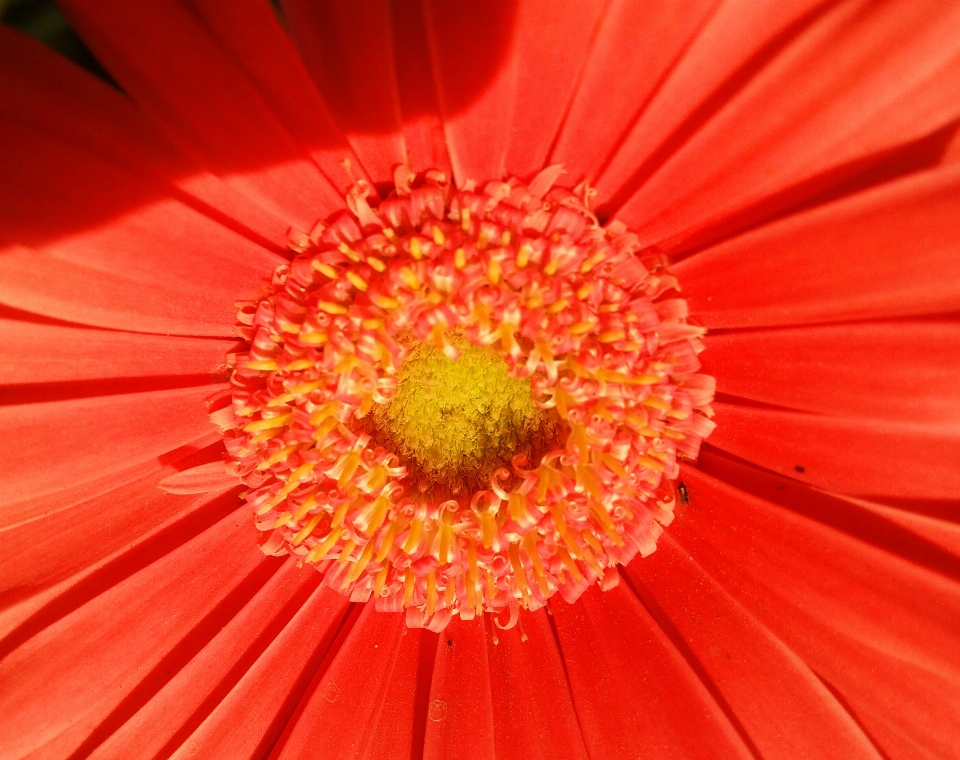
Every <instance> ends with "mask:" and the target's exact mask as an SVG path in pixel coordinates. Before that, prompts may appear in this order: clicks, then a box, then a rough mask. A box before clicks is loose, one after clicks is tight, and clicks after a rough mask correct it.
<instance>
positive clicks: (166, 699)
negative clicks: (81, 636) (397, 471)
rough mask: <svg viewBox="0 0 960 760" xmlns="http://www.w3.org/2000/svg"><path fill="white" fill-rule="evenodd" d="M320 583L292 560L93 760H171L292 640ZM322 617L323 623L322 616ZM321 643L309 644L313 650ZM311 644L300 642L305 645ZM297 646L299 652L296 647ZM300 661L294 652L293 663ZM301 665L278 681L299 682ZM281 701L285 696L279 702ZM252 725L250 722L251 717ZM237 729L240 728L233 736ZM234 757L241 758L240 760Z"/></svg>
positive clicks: (283, 672)
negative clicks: (157, 759) (299, 615)
mask: <svg viewBox="0 0 960 760" xmlns="http://www.w3.org/2000/svg"><path fill="white" fill-rule="evenodd" d="M319 581H320V576H319V574H317V573H305V572H303V571H302V570H301V569H299V568H297V566H296V563H295V562H294V561H292V560H287V562H286V563H285V564H284V565H283V567H281V569H280V570H279V571H278V572H277V574H276V575H274V576H273V577H272V578H270V580H268V581H267V582H266V584H264V586H263V588H261V589H260V590H259V591H257V593H256V594H254V595H253V597H252V598H251V599H250V600H249V601H248V602H247V603H246V605H244V607H243V609H241V610H240V611H239V612H238V613H237V615H236V617H234V618H233V619H232V620H230V622H228V623H227V625H226V626H225V627H224V628H223V630H222V631H220V632H219V633H217V635H216V636H214V637H213V639H212V640H211V641H210V642H209V643H208V644H207V645H206V646H205V647H204V648H203V649H202V650H201V651H200V652H198V653H197V655H196V656H195V657H194V658H193V659H192V660H190V662H188V663H187V664H186V665H185V666H184V668H183V669H182V670H180V671H179V672H178V673H177V674H176V675H174V676H173V677H172V678H171V679H170V680H169V681H168V682H167V683H165V684H164V685H163V687H162V688H161V689H160V690H159V691H158V692H157V693H156V694H155V695H154V696H153V697H152V698H151V699H150V701H149V702H147V703H146V704H145V705H144V706H143V707H142V708H141V709H140V710H139V711H137V713H136V714H134V715H133V716H132V717H131V718H130V719H129V720H127V722H126V723H124V724H123V725H122V726H121V727H120V728H119V729H118V730H117V731H116V732H115V733H113V734H112V735H110V737H109V738H108V739H107V740H106V741H105V742H104V743H103V744H102V745H100V746H99V747H97V749H96V750H94V752H93V753H92V754H91V755H90V757H91V758H97V759H98V760H106V758H117V760H125V759H126V758H130V757H154V756H161V755H162V756H166V755H167V754H168V753H169V751H170V749H172V747H171V746H170V745H171V743H172V742H173V746H177V745H178V744H180V741H178V740H177V739H178V736H179V738H180V739H181V740H182V739H183V737H184V736H186V735H187V733H185V731H186V732H189V731H190V729H191V728H193V727H194V726H196V725H197V724H198V723H199V722H200V721H201V720H203V719H204V718H205V717H206V716H207V715H208V714H209V713H210V712H211V711H216V710H219V709H221V708H222V705H223V703H224V701H225V700H227V699H229V698H230V691H231V687H234V688H235V686H234V685H235V684H236V683H237V682H238V680H240V681H242V680H246V679H247V678H250V673H251V670H253V669H255V668H257V666H258V664H259V662H260V659H261V658H262V657H263V656H265V652H264V650H265V649H267V648H268V646H275V645H276V644H277V642H278V641H280V640H281V639H282V638H288V637H289V633H288V631H289V630H290V629H291V628H296V625H295V623H294V622H293V620H292V618H293V616H294V614H295V613H296V612H297V610H298V609H301V607H302V606H311V605H310V604H309V601H308V595H309V594H310V592H311V591H313V590H315V589H316V586H317V583H318V582H319ZM330 601H334V600H330ZM305 603H306V605H305ZM312 607H316V605H315V604H314V605H312ZM311 611H314V610H313V609H311ZM319 612H321V613H322V610H320V611H319ZM318 617H320V619H322V618H323V616H322V614H321V615H319V616H318ZM320 633H321V636H320V637H319V638H322V627H321V631H320ZM317 640H318V639H313V640H312V641H310V640H309V639H307V641H309V644H311V645H314V646H315V644H316V641H317ZM307 641H305V640H304V639H300V642H303V643H307ZM293 644H294V648H296V642H293ZM295 656H296V655H295V654H294V653H293V652H291V658H294V657H295ZM297 664H302V663H294V662H291V663H290V667H288V668H283V669H281V670H280V671H279V672H275V673H274V676H275V679H274V680H284V681H285V680H286V679H285V678H283V676H286V677H288V678H290V679H295V678H296V674H297V673H298V669H297V668H296V665H297ZM277 676H280V678H277ZM282 701H283V695H282V694H281V695H280V699H278V700H277V702H279V703H282ZM269 704H274V705H275V704H277V703H276V702H273V701H272V700H265V699H260V700H255V701H253V702H250V703H249V704H248V705H247V710H248V711H249V710H250V709H255V707H254V706H261V705H269ZM247 720H248V722H249V720H250V716H249V715H248V716H247ZM236 728H237V726H236V725H235V726H234V730H236ZM258 728H260V726H259V725H258ZM254 744H255V743H254ZM230 757H238V758H239V757H240V755H236V756H234V755H231V756H230Z"/></svg>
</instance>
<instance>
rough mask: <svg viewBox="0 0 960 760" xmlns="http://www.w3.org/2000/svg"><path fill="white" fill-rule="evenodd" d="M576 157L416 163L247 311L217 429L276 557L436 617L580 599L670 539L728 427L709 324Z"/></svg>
mask: <svg viewBox="0 0 960 760" xmlns="http://www.w3.org/2000/svg"><path fill="white" fill-rule="evenodd" d="M559 172H560V167H549V168H547V169H545V170H544V171H543V172H541V173H540V174H539V175H537V177H536V178H534V179H533V181H532V182H531V183H530V185H529V186H528V185H526V184H525V183H523V182H520V181H519V180H516V179H511V180H509V181H506V182H502V181H493V182H488V183H486V184H484V185H483V186H482V187H477V186H475V185H474V184H473V183H470V185H469V186H467V187H465V188H463V189H461V190H455V189H453V188H451V187H450V186H449V185H448V183H447V181H446V178H445V177H444V176H443V175H442V174H438V173H436V172H429V173H427V174H426V175H425V176H424V177H421V178H417V177H416V175H413V174H412V173H410V172H409V170H407V169H406V168H405V167H401V168H400V169H398V170H397V175H396V189H395V191H394V192H393V193H391V195H390V197H388V198H386V199H383V200H382V201H381V200H380V199H379V198H376V197H375V196H374V194H373V193H372V191H371V190H370V188H369V186H367V185H365V184H358V185H357V186H356V187H355V188H354V191H353V192H352V193H351V195H350V196H349V197H348V200H349V205H350V211H349V212H348V213H343V214H341V215H339V216H337V217H336V218H335V219H334V220H333V221H332V222H331V223H330V225H329V226H327V225H325V224H319V225H317V227H315V228H314V230H313V231H312V232H311V234H310V235H309V236H307V235H298V236H296V237H295V239H294V245H295V246H296V247H297V249H298V250H299V255H298V256H297V258H295V259H294V260H293V262H291V264H290V265H282V266H281V267H279V268H278V269H277V271H276V272H275V273H274V277H273V283H272V286H271V288H270V290H269V292H268V293H267V294H266V295H265V296H264V297H263V298H262V299H261V300H259V301H258V302H256V303H251V304H249V305H245V306H244V307H243V308H242V309H241V312H240V318H241V323H242V324H243V326H244V327H243V333H244V335H245V337H246V338H247V340H248V342H249V344H250V349H249V351H248V352H245V353H242V354H240V355H238V356H237V358H236V359H235V370H234V374H233V406H232V414H231V415H229V419H228V420H221V424H224V426H227V425H231V424H232V425H233V426H234V427H232V428H229V429H228V433H227V437H226V444H227V449H228V451H229V452H230V454H231V456H232V458H233V466H234V467H235V468H236V469H237V472H238V473H239V474H240V476H241V478H242V479H243V480H244V482H245V483H246V484H247V485H248V486H250V491H249V492H248V494H247V501H248V503H250V505H251V506H253V507H254V509H256V511H257V515H258V519H259V522H258V527H259V528H260V529H261V530H264V531H271V532H272V534H271V535H270V537H269V538H268V539H267V540H266V543H265V545H264V546H265V550H266V551H268V552H270V553H284V552H286V551H290V552H292V553H293V554H294V555H297V556H299V557H301V558H302V559H303V561H305V562H307V563H310V564H315V565H316V566H317V567H318V569H320V570H321V571H322V572H323V573H324V574H325V582H326V583H327V584H329V585H331V586H332V587H334V588H336V589H338V590H340V591H342V592H343V593H345V594H346V595H348V596H349V597H350V599H351V600H353V601H360V602H366V601H368V600H370V599H371V598H373V599H374V600H375V602H376V607H377V609H378V610H382V611H397V610H401V609H406V620H407V622H408V624H410V625H415V626H427V627H430V628H431V629H434V630H440V629H442V628H444V627H445V626H446V624H447V622H448V621H449V620H450V618H451V616H458V617H460V618H461V619H464V620H472V619H473V618H474V617H475V616H476V615H479V614H482V613H483V612H485V611H486V612H495V613H496V612H500V611H501V610H505V609H508V610H509V611H510V614H511V618H510V620H511V624H513V623H515V622H516V620H517V612H518V609H519V608H521V607H522V608H524V609H528V610H536V609H539V608H541V607H542V606H543V605H544V604H545V603H546V601H547V599H548V598H549V597H551V596H553V595H554V594H555V593H558V592H559V593H561V594H562V595H563V597H564V599H566V600H567V601H568V602H571V603H572V602H575V601H576V600H577V599H578V598H579V596H580V594H582V593H583V591H584V589H586V588H587V586H589V585H590V584H591V583H594V582H597V581H599V582H600V584H601V586H602V587H604V588H610V587H612V586H613V585H615V584H616V583H617V580H618V576H617V571H616V566H617V565H618V564H619V565H626V564H627V563H629V562H630V560H631V559H633V557H634V556H635V555H636V554H637V553H641V554H644V555H646V554H649V553H650V552H651V551H653V548H654V544H655V541H656V538H657V536H658V535H659V534H660V532H661V528H660V524H664V525H665V524H668V523H669V522H670V520H671V519H672V516H673V515H672V508H673V503H674V499H673V496H672V492H673V488H672V486H670V485H669V481H670V480H672V479H675V478H676V477H677V475H678V473H679V466H678V464H677V457H678V455H679V456H686V457H688V458H691V459H692V458H694V457H695V456H696V454H697V451H698V449H699V445H700V440H701V439H702V438H703V437H704V436H705V435H706V434H708V433H709V432H710V430H711V429H712V425H713V423H711V422H710V421H709V420H708V419H707V418H706V417H705V416H703V414H702V412H704V411H709V403H710V401H711V400H712V398H713V381H712V378H709V377H707V376H703V375H697V374H695V372H696V370H697V369H698V368H699V366H700V365H699V360H698V359H697V354H698V353H699V351H700V350H701V348H702V344H701V343H700V336H702V334H703V332H704V331H703V330H702V328H698V327H695V326H692V325H688V324H686V314H687V311H686V304H685V303H684V302H683V301H682V300H680V299H677V298H663V297H662V296H664V294H665V293H667V292H669V291H672V290H673V289H674V288H675V287H676V280H675V279H674V278H673V277H672V276H671V275H670V274H669V273H667V272H666V271H664V270H663V269H662V267H659V266H658V267H657V268H656V269H655V271H652V272H651V271H648V269H647V268H646V267H645V266H644V265H643V264H642V263H641V261H640V259H639V258H638V257H637V249H638V244H637V241H636V236H634V235H631V234H630V233H628V232H626V231H625V230H624V228H623V226H622V225H611V226H609V227H607V228H603V227H601V226H600V225H599V223H598V222H597V219H596V217H595V216H594V215H593V213H592V212H591V211H590V210H589V208H588V206H587V198H588V195H589V190H588V188H587V187H586V186H585V185H582V186H580V187H578V188H577V189H576V190H575V191H573V192H571V191H569V190H564V189H561V188H553V187H552V186H553V183H554V182H555V180H556V179H557V177H558V176H559ZM371 201H372V203H371ZM223 416H224V415H221V417H223Z"/></svg>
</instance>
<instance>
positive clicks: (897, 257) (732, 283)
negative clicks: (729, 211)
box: [674, 166, 960, 327]
mask: <svg viewBox="0 0 960 760" xmlns="http://www.w3.org/2000/svg"><path fill="white" fill-rule="evenodd" d="M958 203H960V167H956V166H954V167H950V168H944V169H938V170H934V171H930V172H925V173H923V174H918V175H915V176H912V177H907V178H905V179H903V180H900V181H898V182H895V183H891V184H889V185H886V186H881V187H879V188H877V189H876V190H873V191H870V192H864V193H860V194H858V195H855V196H852V197H850V198H848V199H846V200H841V201H837V202H836V203H831V204H829V205H827V206H823V207H821V208H818V209H814V210H812V211H809V212H807V213H804V214H799V215H797V216H793V217H790V218H788V219H785V220H783V221H781V222H777V223H775V224H771V225H769V226H767V227H763V228H761V229H758V230H756V231H754V232H750V233H748V234H746V235H743V236H741V237H738V238H734V239H733V240H730V241H729V242H726V243H723V244H721V245H718V246H716V247H715V248H711V249H708V250H706V251H704V252H703V253H699V254H697V255H696V256H691V257H690V258H688V259H685V260H684V261H681V262H680V263H678V264H677V265H676V266H675V267H674V270H675V272H676V274H677V276H678V278H679V279H680V281H681V283H682V284H683V294H684V297H685V298H686V299H687V302H688V303H689V305H690V311H691V313H692V314H694V315H695V317H696V319H697V320H698V321H701V322H702V323H703V324H706V325H707V326H709V327H745V326H749V327H756V326H765V325H794V324H805V323H810V322H834V321H839V320H849V319H869V318H876V317H893V316H905V315H913V314H936V313H938V312H949V311H954V310H956V309H958V308H960V278H958V277H956V272H957V271H958V269H960V230H958V228H957V224H956V209H957V206H958Z"/></svg>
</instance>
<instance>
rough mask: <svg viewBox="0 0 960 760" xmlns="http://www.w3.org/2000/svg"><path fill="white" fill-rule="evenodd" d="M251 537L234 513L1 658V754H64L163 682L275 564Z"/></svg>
mask: <svg viewBox="0 0 960 760" xmlns="http://www.w3.org/2000/svg"><path fill="white" fill-rule="evenodd" d="M254 533H255V529H254V527H253V525H252V523H251V521H250V519H249V514H248V511H247V510H246V509H245V508H244V509H240V510H238V511H237V512H236V513H234V514H232V515H229V516H228V517H226V518H224V519H223V520H222V521H221V522H219V523H217V524H216V525H214V526H212V527H211V528H210V529H208V530H207V531H205V532H204V533H202V534H201V535H199V536H197V537H196V538H195V539H193V540H191V541H190V542H188V543H186V544H184V545H183V546H182V547H180V548H178V549H176V550H174V551H172V552H170V553H169V554H167V555H166V556H164V557H162V558H161V559H159V560H157V561H156V562H154V563H153V564H151V565H149V566H148V567H146V568H144V569H143V570H140V571H139V572H138V573H136V574H134V575H132V576H130V577H129V578H127V579H125V580H124V581H122V582H121V583H119V584H118V585H116V586H114V587H113V588H110V589H108V590H106V591H104V592H103V593H102V594H100V595H99V596H97V597H96V598H95V599H94V600H93V601H91V602H89V603H87V604H86V605H84V606H83V607H81V608H79V609H77V610H76V611H74V612H72V613H71V614H69V615H67V616H66V617H64V618H62V619H60V620H59V621H57V622H56V623H54V624H52V625H50V626H49V627H48V628H45V629H44V630H43V631H42V632H40V633H38V634H37V635H35V636H34V637H33V638H31V639H30V640H29V641H27V642H26V643H25V644H23V645H22V646H21V647H20V648H19V649H17V650H15V651H14V652H13V653H12V654H10V655H9V656H8V657H6V658H5V659H4V660H3V662H2V663H0V733H2V734H3V736H4V743H3V749H4V752H6V753H7V754H9V755H10V756H12V757H22V756H24V755H26V754H27V753H30V752H33V753H35V754H34V756H37V757H47V758H49V757H66V756H69V755H70V754H71V752H74V751H76V750H78V749H79V748H80V747H82V746H83V743H84V742H85V740H86V739H87V737H88V736H90V735H91V734H92V733H93V732H94V731H95V730H97V728H98V727H99V726H101V725H102V724H103V723H104V721H106V720H108V718H109V717H110V716H116V715H117V714H122V713H123V711H124V710H125V709H127V708H128V705H129V704H130V700H137V699H142V698H143V695H144V693H146V694H150V693H152V692H153V691H155V690H156V689H158V688H159V687H160V686H162V684H163V683H165V682H166V681H167V680H168V679H169V678H170V676H171V674H172V673H174V672H176V671H177V670H179V669H180V668H181V667H182V666H183V665H184V664H186V662H187V661H188V660H189V658H190V657H191V648H192V647H198V645H199V646H202V645H203V644H204V643H205V642H206V641H207V640H209V639H210V638H212V637H213V636H214V635H215V634H216V632H218V631H219V630H220V629H221V628H223V626H224V625H225V624H226V622H227V621H228V620H229V619H230V617H232V616H233V614H235V611H237V610H239V608H240V607H242V606H243V604H244V603H245V602H246V601H248V600H249V598H250V596H252V594H253V593H254V592H255V591H256V589H258V588H259V587H260V586H261V585H262V584H263V583H264V582H265V581H266V580H267V578H268V577H269V575H270V574H272V572H273V570H274V569H276V567H277V561H276V560H274V559H272V558H269V559H268V558H265V557H264V556H263V554H262V552H260V550H259V549H258V548H257V545H256V541H255V537H254ZM81 754H86V753H85V752H84V753H81Z"/></svg>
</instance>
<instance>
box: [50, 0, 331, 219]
mask: <svg viewBox="0 0 960 760" xmlns="http://www.w3.org/2000/svg"><path fill="white" fill-rule="evenodd" d="M62 7H63V10H64V12H65V13H66V15H67V16H68V18H69V19H70V21H71V23H72V24H73V26H74V27H75V28H76V29H77V30H78V31H79V33H80V35H81V36H82V37H83V39H84V41H85V42H86V43H87V44H88V45H89V46H90V48H91V49H92V50H93V52H94V54H95V55H96V56H97V59H98V60H99V61H100V62H101V63H103V65H104V66H105V67H106V68H107V69H108V70H109V71H110V72H111V74H112V75H113V76H114V78H115V79H116V80H117V81H118V82H119V83H120V85H121V86H122V87H123V88H124V90H125V91H126V92H127V93H129V94H130V96H131V97H132V98H133V100H134V101H136V102H137V103H138V105H139V106H140V107H141V108H142V109H143V110H144V112H146V113H147V114H148V115H149V116H150V118H151V119H153V120H154V122H156V123H157V124H158V125H159V126H160V127H161V128H162V129H163V130H164V131H165V132H166V133H167V134H168V135H169V136H170V137H171V139H173V141H174V142H175V143H176V144H177V145H179V146H180V147H181V148H183V149H184V150H185V151H186V152H187V153H188V154H189V155H190V156H192V157H193V158H195V159H196V160H197V161H198V162H199V163H200V164H202V165H204V166H207V167H209V168H210V169H211V170H212V171H213V172H214V173H216V174H217V175H219V176H220V177H222V178H223V179H224V180H225V181H226V182H227V183H228V184H229V185H230V186H231V187H234V188H236V189H238V190H240V191H241V192H244V193H247V194H249V195H251V196H252V197H254V198H255V199H257V200H258V202H260V203H261V204H262V205H264V206H265V207H266V208H268V209H270V210H271V211H273V212H274V213H276V214H277V215H279V216H281V217H282V218H284V219H286V220H287V221H288V223H290V224H292V225H295V226H298V227H300V228H302V229H310V228H311V227H312V225H313V224H314V222H315V221H316V220H317V219H318V218H320V217H324V216H326V215H328V214H329V213H331V212H332V211H334V210H336V209H337V208H341V207H342V205H343V202H342V195H341V194H340V192H339V191H338V190H337V189H336V188H334V187H333V186H332V185H331V184H330V182H329V181H328V180H327V179H326V178H325V177H324V176H323V174H322V173H321V172H320V170H319V168H318V167H317V165H316V164H315V163H314V161H313V157H312V156H311V155H310V154H309V152H308V150H307V149H306V147H305V146H303V145H301V144H299V143H298V141H297V139H296V137H298V136H301V135H302V134H303V131H304V129H305V128H304V127H299V128H290V127H288V126H287V125H286V124H284V123H283V119H282V118H281V117H280V116H278V114H277V113H276V112H275V111H274V110H273V109H272V108H271V107H270V101H274V102H283V96H281V95H280V94H277V95H276V96H271V97H270V98H269V99H268V98H265V97H264V96H263V95H262V94H261V93H260V91H259V90H258V87H260V86H263V85H264V83H266V82H270V83H273V82H274V81H275V78H276V77H277V76H278V74H279V73H280V72H278V71H277V68H274V67H275V66H276V67H282V65H283V56H282V53H281V54H280V55H274V56H273V57H271V55H269V54H265V55H263V56H262V57H261V58H260V62H261V63H264V64H265V65H266V64H267V63H268V62H269V65H270V67H271V68H270V69H268V70H263V71H262V72H260V73H259V75H258V76H257V77H254V78H251V77H250V76H249V75H248V74H247V72H246V71H245V70H244V69H243V68H242V67H241V66H240V65H238V64H237V62H236V60H235V59H234V58H232V57H231V56H230V55H229V54H228V52H227V50H225V49H224V48H222V47H220V45H219V44H218V41H217V39H216V37H215V35H214V33H213V32H212V31H211V30H210V29H209V28H208V27H207V26H206V25H205V24H203V23H202V22H201V21H200V19H198V18H195V17H194V16H192V15H191V14H190V13H189V12H188V11H187V10H186V9H185V8H184V7H182V6H181V5H179V4H178V3H176V2H174V1H173V0H158V2H152V3H149V4H147V5H146V6H144V7H142V8H141V7H139V6H138V7H136V8H134V7H133V6H131V5H129V4H127V3H124V2H102V3H94V4H91V3H84V2H77V1H76V0H68V1H67V2H64V3H62ZM231 9H232V5H231ZM266 13H267V9H266V8H263V13H262V14H260V16H259V18H260V22H261V23H271V22H272V23H274V24H276V20H275V19H270V18H269V17H268V16H266ZM251 15H254V16H255V15H257V14H256V12H255V11H249V12H248V14H247V15H246V16H245V17H244V18H245V19H246V21H248V22H249V19H250V16H251ZM228 23H229V22H224V25H226V24H228ZM220 31H223V29H221V30H220ZM278 33H279V30H274V34H273V35H270V34H269V33H267V32H265V31H263V30H260V32H259V34H260V35H261V36H260V41H261V42H262V43H263V44H264V45H269V44H271V43H276V42H277V41H278V40H279V37H278ZM251 34H253V35H257V34H258V31H257V30H253V31H252V32H251ZM230 43H231V44H233V45H238V44H242V41H240V40H237V39H234V40H231V41H230ZM227 47H229V45H227ZM244 57H246V51H245V55H244ZM286 60H287V62H289V61H291V60H292V57H289V56H288V57H287V58H286ZM283 75H286V72H283ZM294 76H295V72H294V74H292V75H291V76H290V78H289V80H288V82H287V83H285V84H277V88H278V93H283V94H284V95H286V94H287V93H289V92H290V90H291V89H292V88H294V87H295V84H294V82H295V80H294ZM312 102H313V103H314V104H315V102H316V97H314V98H313V99H312ZM306 103H307V105H308V107H309V104H310V103H311V99H310V98H309V97H307V98H306ZM313 112H315V113H316V112H318V109H317V108H316V107H315V108H314V109H313ZM318 124H319V125H320V128H319V129H317V132H316V133H315V138H316V140H317V141H318V143H319V145H320V146H322V147H328V148H335V147H336V146H338V145H342V143H341V142H340V136H339V135H338V134H331V133H330V132H329V131H328V132H325V131H324V130H323V126H324V125H323V122H322V121H320V122H318ZM328 124H329V122H328Z"/></svg>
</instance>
